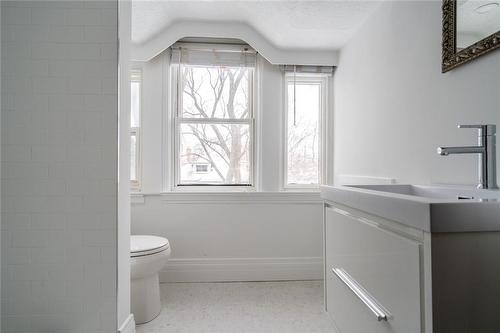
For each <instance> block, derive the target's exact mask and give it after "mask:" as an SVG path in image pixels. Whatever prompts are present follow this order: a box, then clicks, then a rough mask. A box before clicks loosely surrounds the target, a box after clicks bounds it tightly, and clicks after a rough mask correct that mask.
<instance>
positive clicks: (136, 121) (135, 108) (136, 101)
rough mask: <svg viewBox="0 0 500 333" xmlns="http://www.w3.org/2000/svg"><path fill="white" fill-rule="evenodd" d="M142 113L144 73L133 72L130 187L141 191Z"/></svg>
mask: <svg viewBox="0 0 500 333" xmlns="http://www.w3.org/2000/svg"><path fill="white" fill-rule="evenodd" d="M141 113H142V72H141V70H132V71H131V75H130V187H131V190H132V191H140V189H141V150H142V149H141Z"/></svg>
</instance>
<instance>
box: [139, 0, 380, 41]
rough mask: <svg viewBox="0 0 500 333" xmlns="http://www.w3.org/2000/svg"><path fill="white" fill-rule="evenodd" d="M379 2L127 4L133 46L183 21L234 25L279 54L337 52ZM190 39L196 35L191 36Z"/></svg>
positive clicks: (150, 2)
mask: <svg viewBox="0 0 500 333" xmlns="http://www.w3.org/2000/svg"><path fill="white" fill-rule="evenodd" d="M378 4H379V1H357V0H351V1H336V0H330V1H283V0H282V1H262V0H261V1H169V0H163V1H143V0H132V41H133V43H134V44H136V45H138V44H144V43H147V42H148V41H150V40H152V39H154V38H156V37H157V36H158V35H161V33H162V32H163V31H165V30H167V29H168V28H169V26H171V25H173V24H174V23H178V22H182V21H202V22H218V23H223V22H239V23H244V24H247V25H249V26H250V27H252V28H253V29H255V30H256V31H257V32H258V33H260V34H262V35H263V36H264V37H265V38H266V39H267V40H268V41H269V42H270V43H271V44H273V45H274V46H275V47H277V48H281V49H309V50H311V49H313V50H337V49H339V48H341V47H342V46H344V45H345V44H346V43H347V41H348V40H349V39H350V37H351V36H352V35H353V34H354V32H355V31H356V30H357V29H358V28H359V27H360V25H361V24H362V23H363V22H364V20H365V19H366V18H367V17H368V16H369V15H370V14H371V13H372V11H373V10H374V9H375V8H376V7H377V6H378ZM192 37H195V36H192Z"/></svg>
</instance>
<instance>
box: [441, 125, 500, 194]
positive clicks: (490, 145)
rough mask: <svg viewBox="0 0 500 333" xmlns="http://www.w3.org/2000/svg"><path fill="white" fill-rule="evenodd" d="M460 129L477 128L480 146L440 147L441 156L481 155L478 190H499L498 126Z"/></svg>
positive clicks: (468, 126) (473, 126)
mask: <svg viewBox="0 0 500 333" xmlns="http://www.w3.org/2000/svg"><path fill="white" fill-rule="evenodd" d="M458 128H477V129H478V145H477V146H467V147H439V148H438V149H437V152H438V154H439V155H441V156H448V155H450V154H479V170H478V171H479V184H478V185H477V187H478V188H483V189H498V185H497V160H496V126H495V125H458Z"/></svg>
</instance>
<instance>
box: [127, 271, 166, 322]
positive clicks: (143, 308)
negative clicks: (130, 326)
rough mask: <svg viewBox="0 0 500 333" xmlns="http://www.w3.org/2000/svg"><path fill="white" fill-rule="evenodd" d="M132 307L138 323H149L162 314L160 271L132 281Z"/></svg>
mask: <svg viewBox="0 0 500 333" xmlns="http://www.w3.org/2000/svg"><path fill="white" fill-rule="evenodd" d="M130 307H131V310H132V313H133V314H134V318H135V322H136V324H144V323H147V322H149V321H151V320H153V319H155V318H156V317H157V316H158V315H159V314H160V311H161V301H160V281H159V278H158V273H156V274H153V275H150V276H146V277H143V278H140V279H133V280H131V281H130Z"/></svg>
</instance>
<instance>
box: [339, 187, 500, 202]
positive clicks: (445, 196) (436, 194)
mask: <svg viewBox="0 0 500 333" xmlns="http://www.w3.org/2000/svg"><path fill="white" fill-rule="evenodd" d="M347 187H353V188H359V189H365V190H372V191H379V192H388V193H393V194H402V195H407V196H412V197H421V198H427V199H428V201H432V202H436V201H439V202H443V201H454V200H471V199H478V200H485V199H491V200H500V191H490V190H481V189H476V188H464V187H455V186H442V187H440V186H423V185H407V184H397V185H396V184H394V185H350V186H347ZM431 199H439V200H431ZM424 200H425V199H424Z"/></svg>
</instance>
